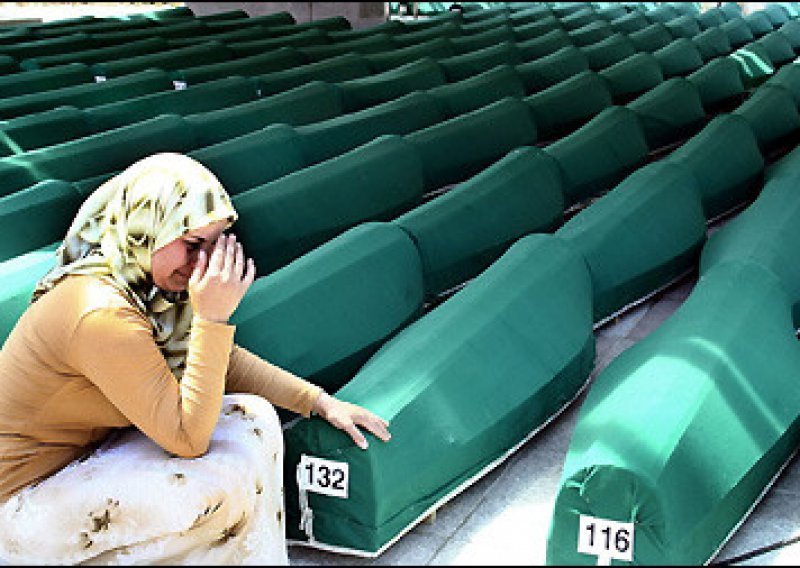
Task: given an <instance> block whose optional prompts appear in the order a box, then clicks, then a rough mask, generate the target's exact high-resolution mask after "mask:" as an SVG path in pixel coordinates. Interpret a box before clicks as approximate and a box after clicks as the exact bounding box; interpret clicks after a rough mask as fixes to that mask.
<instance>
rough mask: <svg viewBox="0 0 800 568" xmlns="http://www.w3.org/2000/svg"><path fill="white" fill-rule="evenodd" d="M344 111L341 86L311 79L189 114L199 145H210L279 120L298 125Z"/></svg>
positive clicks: (189, 121) (188, 120) (187, 117)
mask: <svg viewBox="0 0 800 568" xmlns="http://www.w3.org/2000/svg"><path fill="white" fill-rule="evenodd" d="M343 112H344V110H343V107H342V97H341V93H340V92H339V89H338V87H336V86H335V85H331V84H329V83H325V82H322V81H310V82H308V83H306V84H304V85H301V86H299V87H295V88H294V89H289V90H288V91H284V92H283V93H280V94H277V95H270V96H268V97H264V98H260V99H256V100H254V101H251V102H247V103H242V104H238V105H234V106H230V107H227V108H221V109H219V110H212V111H206V112H202V113H198V114H191V115H187V116H186V117H185V118H186V122H188V123H189V124H190V125H191V126H192V129H193V130H194V132H195V134H196V136H197V145H198V147H203V146H209V145H211V144H216V143H217V142H223V141H225V140H229V139H231V138H235V137H237V136H242V135H244V134H248V133H250V132H254V131H256V130H259V129H261V128H266V127H267V126H269V125H270V124H275V123H278V122H281V123H285V124H289V125H292V126H299V125H302V124H309V123H312V122H317V121H320V120H325V119H328V118H332V117H334V116H339V115H340V114H342V113H343Z"/></svg>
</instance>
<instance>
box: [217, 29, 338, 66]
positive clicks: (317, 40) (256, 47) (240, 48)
mask: <svg viewBox="0 0 800 568" xmlns="http://www.w3.org/2000/svg"><path fill="white" fill-rule="evenodd" d="M327 42H328V38H327V36H326V35H325V32H323V31H322V30H305V31H302V32H298V33H296V34H292V35H285V36H279V37H275V38H271V39H260V40H256V41H243V42H236V43H229V44H228V49H230V50H231V52H232V53H233V60H234V61H235V60H236V59H237V58H240V57H252V56H254V55H263V54H264V53H266V52H268V51H273V50H276V49H280V48H282V47H297V48H299V47H304V46H310V45H323V44H325V43H327Z"/></svg>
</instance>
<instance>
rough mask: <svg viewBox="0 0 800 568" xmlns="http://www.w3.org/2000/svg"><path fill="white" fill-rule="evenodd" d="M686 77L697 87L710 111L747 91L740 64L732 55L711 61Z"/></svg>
mask: <svg viewBox="0 0 800 568" xmlns="http://www.w3.org/2000/svg"><path fill="white" fill-rule="evenodd" d="M686 78H687V79H688V80H689V81H691V82H692V84H694V86H695V87H697V90H698V91H699V93H700V100H702V101H703V108H705V109H706V110H708V111H710V110H711V109H713V108H715V107H716V106H718V105H720V104H722V103H725V102H727V101H731V100H734V98H735V97H738V96H741V95H743V94H744V92H745V87H744V82H743V81H742V74H741V73H740V72H739V64H738V63H737V62H736V61H735V60H734V59H732V58H730V57H719V58H717V59H714V60H713V61H709V62H708V63H706V64H705V65H703V66H702V67H701V68H700V69H698V70H697V71H695V72H693V73H690V74H689V75H687V77H686Z"/></svg>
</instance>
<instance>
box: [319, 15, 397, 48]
mask: <svg viewBox="0 0 800 568" xmlns="http://www.w3.org/2000/svg"><path fill="white" fill-rule="evenodd" d="M404 31H405V26H404V25H403V22H402V21H400V20H386V21H385V22H381V23H380V24H375V25H373V26H369V27H366V28H361V29H353V30H339V31H336V30H334V31H330V32H326V33H327V35H328V38H329V39H330V40H331V41H332V42H334V43H340V42H349V41H352V40H355V39H363V38H367V37H370V36H373V35H376V34H384V33H386V34H389V35H390V36H393V35H395V34H398V33H403V32H404Z"/></svg>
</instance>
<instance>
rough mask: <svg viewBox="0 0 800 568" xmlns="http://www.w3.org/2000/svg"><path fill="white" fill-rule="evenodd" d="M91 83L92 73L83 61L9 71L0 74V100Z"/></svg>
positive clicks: (92, 80)
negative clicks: (54, 66)
mask: <svg viewBox="0 0 800 568" xmlns="http://www.w3.org/2000/svg"><path fill="white" fill-rule="evenodd" d="M92 83H94V75H93V74H92V71H91V70H90V69H89V66H88V65H85V64H84V63H70V64H67V65H59V66H58V67H56V68H53V69H42V70H33V71H25V72H24V73H10V74H8V75H2V76H0V100H2V99H5V98H8V97H17V96H20V95H28V94H35V93H39V92H42V91H49V90H51V89H60V88H62V87H70V86H73V85H80V84H84V85H88V84H92Z"/></svg>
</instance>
